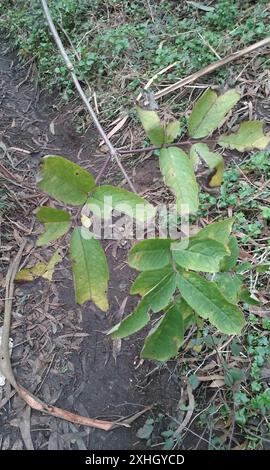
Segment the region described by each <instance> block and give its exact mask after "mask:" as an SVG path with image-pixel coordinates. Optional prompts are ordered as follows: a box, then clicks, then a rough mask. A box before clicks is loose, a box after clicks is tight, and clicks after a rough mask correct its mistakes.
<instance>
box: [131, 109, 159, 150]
mask: <svg viewBox="0 0 270 470" xmlns="http://www.w3.org/2000/svg"><path fill="white" fill-rule="evenodd" d="M136 110H137V113H138V116H139V118H140V121H141V123H142V126H143V128H144V131H145V133H146V135H147V137H148V138H149V139H150V141H151V142H152V144H153V145H157V146H161V145H163V144H164V140H165V132H164V128H163V126H162V125H161V122H160V119H159V116H158V114H157V113H156V112H155V111H150V110H147V109H143V108H141V107H140V106H136Z"/></svg>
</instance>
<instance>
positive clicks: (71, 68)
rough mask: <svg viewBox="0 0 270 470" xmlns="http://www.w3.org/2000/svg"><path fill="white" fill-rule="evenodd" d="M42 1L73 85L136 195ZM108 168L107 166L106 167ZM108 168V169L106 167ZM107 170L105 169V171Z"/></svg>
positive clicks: (112, 157)
mask: <svg viewBox="0 0 270 470" xmlns="http://www.w3.org/2000/svg"><path fill="white" fill-rule="evenodd" d="M40 1H41V4H42V8H43V10H44V14H45V17H46V19H47V22H48V25H49V28H50V31H51V33H52V36H53V39H54V41H55V44H56V45H57V47H58V49H59V52H60V54H61V56H62V58H63V60H64V62H65V64H66V67H67V69H68V71H69V72H70V75H71V78H72V80H73V83H74V85H75V87H76V89H77V91H78V93H79V95H80V97H81V99H82V101H83V103H84V104H85V107H86V109H87V111H88V112H89V114H90V116H91V118H92V120H93V122H94V124H95V126H96V128H97V130H98V132H99V134H100V136H101V137H102V139H103V140H104V142H105V144H106V145H107V147H108V149H109V152H110V160H111V159H114V160H115V161H116V163H117V165H118V167H119V168H120V170H121V172H122V173H123V175H124V178H125V180H126V181H127V183H128V184H129V186H130V189H131V190H132V191H133V192H134V193H136V190H135V188H134V185H133V183H132V181H131V180H130V178H129V176H128V175H127V173H126V170H125V169H124V167H123V165H122V163H121V161H120V159H119V155H118V153H117V150H116V149H115V148H114V146H113V145H112V143H111V141H110V139H109V138H108V136H107V134H106V132H105V131H104V129H103V127H102V126H101V124H100V122H99V120H98V118H97V116H96V113H95V111H94V110H93V108H92V106H91V105H90V103H89V101H88V99H87V97H86V95H85V93H84V91H83V89H82V87H81V85H80V83H79V80H78V78H77V75H76V74H75V71H74V66H73V64H72V62H71V61H70V59H69V57H68V55H67V53H66V51H65V48H64V46H63V43H62V41H61V39H60V37H59V34H58V32H57V30H56V28H55V26H54V23H53V20H52V17H51V13H50V10H49V8H48V5H47V2H46V0H40ZM106 166H107V165H106ZM105 168H106V167H105ZM104 170H105V169H104Z"/></svg>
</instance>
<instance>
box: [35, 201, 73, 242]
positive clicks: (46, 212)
mask: <svg viewBox="0 0 270 470" xmlns="http://www.w3.org/2000/svg"><path fill="white" fill-rule="evenodd" d="M37 218H38V220H39V221H40V222H42V223H44V225H45V232H44V233H43V234H42V235H41V236H40V237H39V238H38V239H37V242H36V245H37V246H43V245H47V244H48V243H50V242H52V241H54V240H57V238H59V237H62V235H64V233H66V232H67V231H68V229H69V226H70V215H69V214H68V213H67V212H65V211H61V210H58V209H53V208H52V207H41V208H40V209H39V210H38V212H37Z"/></svg>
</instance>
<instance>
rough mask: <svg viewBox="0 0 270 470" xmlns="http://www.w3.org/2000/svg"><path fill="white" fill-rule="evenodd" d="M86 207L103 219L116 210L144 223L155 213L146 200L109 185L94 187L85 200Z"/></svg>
mask: <svg viewBox="0 0 270 470" xmlns="http://www.w3.org/2000/svg"><path fill="white" fill-rule="evenodd" d="M87 205H88V206H89V208H90V210H91V211H92V212H93V213H94V214H96V215H100V216H101V217H102V218H105V219H106V218H108V217H109V216H110V214H111V212H112V210H114V209H116V210H117V211H119V212H121V213H123V214H125V215H128V216H129V217H131V218H133V219H136V220H138V221H141V222H144V221H145V220H147V219H148V220H149V219H151V218H153V217H154V215H155V211H156V210H155V208H154V207H153V206H152V205H151V204H149V202H147V201H146V199H144V198H142V197H140V196H137V194H134V193H132V192H130V191H127V190H126V189H122V188H116V187H115V186H109V185H105V186H99V187H96V188H95V189H94V191H93V193H92V194H91V196H90V198H89V199H88V200H87Z"/></svg>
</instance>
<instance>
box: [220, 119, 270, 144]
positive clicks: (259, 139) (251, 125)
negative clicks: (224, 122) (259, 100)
mask: <svg viewBox="0 0 270 470" xmlns="http://www.w3.org/2000/svg"><path fill="white" fill-rule="evenodd" d="M269 142H270V134H266V135H264V132H263V123H262V122H260V121H246V122H243V123H242V124H240V127H239V129H238V131H237V132H236V133H235V134H230V135H222V136H221V137H220V138H219V140H218V144H219V145H221V146H222V147H225V148H229V149H232V150H238V151H239V152H244V151H246V150H252V149H258V150H263V149H265V148H266V147H267V145H268V144H269Z"/></svg>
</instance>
